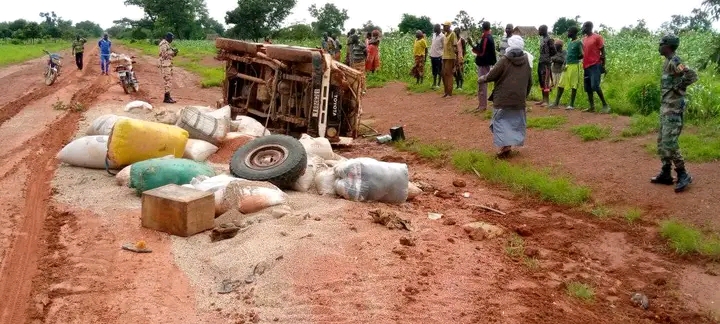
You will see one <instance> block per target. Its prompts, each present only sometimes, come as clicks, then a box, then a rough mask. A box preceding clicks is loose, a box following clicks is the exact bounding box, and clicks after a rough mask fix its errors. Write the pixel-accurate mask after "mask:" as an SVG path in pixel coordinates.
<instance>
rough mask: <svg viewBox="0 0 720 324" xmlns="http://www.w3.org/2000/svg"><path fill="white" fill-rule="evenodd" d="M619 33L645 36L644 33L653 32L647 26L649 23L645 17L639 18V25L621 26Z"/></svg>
mask: <svg viewBox="0 0 720 324" xmlns="http://www.w3.org/2000/svg"><path fill="white" fill-rule="evenodd" d="M619 34H629V35H633V36H643V35H650V34H652V33H651V32H650V29H648V28H647V23H646V22H645V19H639V20H638V21H637V25H628V26H625V27H623V28H620V32H619Z"/></svg>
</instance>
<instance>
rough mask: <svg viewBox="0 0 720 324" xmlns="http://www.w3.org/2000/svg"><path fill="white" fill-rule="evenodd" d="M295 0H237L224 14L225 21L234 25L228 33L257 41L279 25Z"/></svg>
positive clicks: (292, 6)
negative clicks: (233, 6) (235, 4)
mask: <svg viewBox="0 0 720 324" xmlns="http://www.w3.org/2000/svg"><path fill="white" fill-rule="evenodd" d="M296 2H297V1H296V0H238V7H237V8H235V9H234V10H233V11H228V12H227V13H226V14H225V23H227V24H233V25H235V26H234V27H232V28H231V29H229V30H228V33H229V34H230V35H233V36H234V37H236V38H241V39H252V40H254V41H258V40H259V39H260V38H262V37H265V36H268V35H270V32H271V31H272V30H275V29H277V28H279V27H280V24H281V23H282V22H283V20H285V18H286V17H287V16H288V15H290V12H291V11H292V9H293V8H294V7H295V4H296Z"/></svg>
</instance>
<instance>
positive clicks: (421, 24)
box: [398, 14, 434, 35]
mask: <svg viewBox="0 0 720 324" xmlns="http://www.w3.org/2000/svg"><path fill="white" fill-rule="evenodd" d="M433 27H434V26H433V23H432V20H430V17H428V16H422V17H417V16H413V15H411V14H403V15H402V20H400V24H399V25H398V31H400V32H401V33H404V34H408V33H411V34H414V33H415V31H416V30H422V32H423V33H425V35H431V34H432V32H433Z"/></svg>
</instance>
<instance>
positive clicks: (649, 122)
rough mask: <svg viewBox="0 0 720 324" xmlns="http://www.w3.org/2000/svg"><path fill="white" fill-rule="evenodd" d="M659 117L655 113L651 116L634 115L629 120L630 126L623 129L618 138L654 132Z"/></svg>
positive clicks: (656, 128)
mask: <svg viewBox="0 0 720 324" xmlns="http://www.w3.org/2000/svg"><path fill="white" fill-rule="evenodd" d="M659 120H660V117H659V115H658V114H657V113H653V114H651V115H648V116H645V115H634V116H632V118H631V119H630V126H628V128H626V129H624V130H623V131H622V133H621V134H620V136H622V137H635V136H642V135H646V134H650V133H652V132H656V131H657V130H658V127H659V125H660V124H659V123H660V122H659Z"/></svg>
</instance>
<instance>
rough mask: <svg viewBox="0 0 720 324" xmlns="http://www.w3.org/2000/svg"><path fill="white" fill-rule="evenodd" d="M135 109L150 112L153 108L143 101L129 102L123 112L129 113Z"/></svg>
mask: <svg viewBox="0 0 720 324" xmlns="http://www.w3.org/2000/svg"><path fill="white" fill-rule="evenodd" d="M135 108H142V109H146V110H152V109H153V106H152V105H151V104H149V103H147V102H145V101H142V100H135V101H131V102H129V103H128V104H127V105H125V111H130V110H132V109H135Z"/></svg>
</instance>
